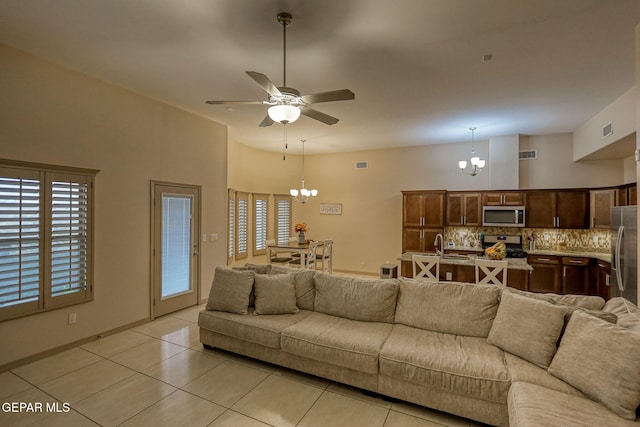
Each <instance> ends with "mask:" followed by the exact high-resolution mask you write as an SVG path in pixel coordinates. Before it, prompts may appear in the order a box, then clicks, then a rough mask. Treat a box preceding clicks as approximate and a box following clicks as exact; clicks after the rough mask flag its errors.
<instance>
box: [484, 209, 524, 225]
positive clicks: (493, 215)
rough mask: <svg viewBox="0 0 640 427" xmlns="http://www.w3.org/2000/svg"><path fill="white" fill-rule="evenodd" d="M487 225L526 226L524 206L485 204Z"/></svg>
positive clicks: (485, 221) (485, 223) (485, 222)
mask: <svg viewBox="0 0 640 427" xmlns="http://www.w3.org/2000/svg"><path fill="white" fill-rule="evenodd" d="M482 225H484V226H485V227H524V206H483V207H482Z"/></svg>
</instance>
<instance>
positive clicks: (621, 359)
mask: <svg viewBox="0 0 640 427" xmlns="http://www.w3.org/2000/svg"><path fill="white" fill-rule="evenodd" d="M549 373H550V374H551V375H554V376H556V377H558V378H560V379H561V380H563V381H565V382H567V383H569V384H571V385H572V386H574V387H575V388H577V389H578V390H580V391H581V392H583V393H584V394H586V395H587V396H589V397H591V398H592V399H594V400H596V401H598V402H600V403H602V404H603V405H604V406H606V407H607V408H609V409H610V410H611V411H613V412H615V413H616V414H618V415H619V416H621V417H623V418H626V419H629V420H633V419H635V417H636V409H637V408H638V405H640V334H638V333H637V332H634V331H632V330H629V329H626V328H623V327H621V326H618V325H613V324H611V323H608V322H606V321H604V320H601V319H598V318H596V317H594V316H591V315H589V314H587V313H583V312H580V311H577V312H575V313H574V314H573V316H571V320H570V321H569V324H568V325H567V329H566V331H565V333H564V335H563V336H562V340H561V341H560V348H558V352H557V353H556V355H555V357H554V358H553V361H552V362H551V365H550V366H549Z"/></svg>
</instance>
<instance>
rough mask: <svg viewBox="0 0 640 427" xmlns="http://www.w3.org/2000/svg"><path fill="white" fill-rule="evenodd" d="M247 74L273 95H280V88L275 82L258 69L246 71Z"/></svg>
mask: <svg viewBox="0 0 640 427" xmlns="http://www.w3.org/2000/svg"><path fill="white" fill-rule="evenodd" d="M246 73H247V75H248V76H249V77H251V78H252V79H253V80H254V81H255V82H256V83H258V84H259V85H260V86H261V87H262V89H264V90H265V91H266V92H267V93H268V94H269V95H271V96H280V95H282V93H280V90H279V89H278V88H277V87H276V85H274V84H273V82H272V81H271V80H269V77H267V76H265V75H264V74H262V73H258V72H257V71H246Z"/></svg>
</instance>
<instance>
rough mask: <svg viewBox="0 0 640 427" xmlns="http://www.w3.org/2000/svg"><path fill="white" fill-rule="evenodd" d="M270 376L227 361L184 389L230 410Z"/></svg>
mask: <svg viewBox="0 0 640 427" xmlns="http://www.w3.org/2000/svg"><path fill="white" fill-rule="evenodd" d="M268 375H269V374H267V373H266V372H264V371H261V370H258V369H254V368H251V367H249V366H245V365H240V364H238V363H234V362H229V361H227V362H224V363H221V364H220V365H218V366H216V367H215V368H213V369H212V370H210V371H208V372H207V373H205V374H204V375H201V376H200V377H198V378H196V379H195V380H194V381H192V382H190V383H189V384H187V385H186V386H184V387H182V389H183V390H185V391H188V392H189V393H193V394H195V395H197V396H200V397H202V398H203V399H207V400H210V401H212V402H215V403H217V404H219V405H222V406H224V407H225V408H229V407H231V405H233V404H234V403H236V402H237V401H238V400H240V399H241V398H242V396H244V395H245V394H247V393H249V392H250V391H251V389H253V388H254V387H255V386H257V385H258V384H260V383H261V382H262V381H263V380H264V379H265V378H266V377H267V376H268Z"/></svg>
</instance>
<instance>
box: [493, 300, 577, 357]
mask: <svg viewBox="0 0 640 427" xmlns="http://www.w3.org/2000/svg"><path fill="white" fill-rule="evenodd" d="M566 313H567V308H566V307H563V306H556V305H553V304H551V303H548V302H546V301H542V300H537V299H533V298H527V297H525V296H521V295H517V294H514V293H511V292H503V293H502V297H501V300H500V305H499V306H498V313H497V314H496V318H495V319H494V321H493V325H492V326H491V331H490V332H489V336H488V337H487V342H488V343H489V344H493V345H495V346H497V347H500V348H501V349H502V350H504V351H506V352H509V353H511V354H515V355H516V356H520V357H522V358H523V359H525V360H528V361H529V362H531V363H534V364H536V365H538V366H540V367H543V368H546V367H547V366H549V363H551V359H552V358H553V355H554V353H555V352H556V342H557V341H558V337H559V336H560V331H562V327H563V326H564V315H565V314H566Z"/></svg>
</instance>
